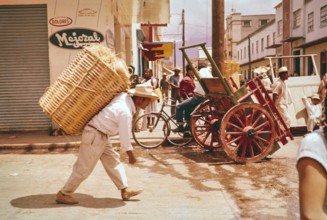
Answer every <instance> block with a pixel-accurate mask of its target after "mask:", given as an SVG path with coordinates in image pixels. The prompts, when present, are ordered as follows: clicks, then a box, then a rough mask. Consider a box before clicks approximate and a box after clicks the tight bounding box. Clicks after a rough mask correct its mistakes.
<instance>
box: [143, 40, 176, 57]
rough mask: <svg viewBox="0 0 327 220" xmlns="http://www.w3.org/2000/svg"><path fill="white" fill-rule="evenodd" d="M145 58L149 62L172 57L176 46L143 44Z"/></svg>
mask: <svg viewBox="0 0 327 220" xmlns="http://www.w3.org/2000/svg"><path fill="white" fill-rule="evenodd" d="M142 46H143V49H142V53H143V56H144V57H146V58H147V59H148V60H149V61H155V60H157V59H163V58H166V57H171V56H172V55H173V48H174V44H173V43H172V42H143V43H142Z"/></svg>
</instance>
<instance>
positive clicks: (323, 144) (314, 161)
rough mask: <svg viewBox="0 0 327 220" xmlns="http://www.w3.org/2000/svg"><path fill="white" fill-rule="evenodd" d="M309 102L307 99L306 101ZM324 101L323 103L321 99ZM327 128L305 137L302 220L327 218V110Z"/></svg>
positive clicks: (323, 90) (301, 152)
mask: <svg viewBox="0 0 327 220" xmlns="http://www.w3.org/2000/svg"><path fill="white" fill-rule="evenodd" d="M326 82H327V81H326V79H323V80H322V83H321V85H322V86H321V93H320V94H321V95H320V97H319V96H316V97H312V98H311V99H312V100H316V101H315V102H318V98H319V99H322V100H323V106H324V107H326V103H327V97H326V90H327V87H326ZM305 102H307V100H305ZM319 102H320V100H319ZM323 116H324V120H323V126H321V127H320V128H319V129H317V130H314V131H313V132H311V133H309V134H308V135H306V136H305V137H304V139H303V140H302V142H301V145H300V148H299V151H298V156H297V164H296V167H297V171H298V175H299V200H300V215H301V219H327V120H326V119H327V110H326V108H324V112H323Z"/></svg>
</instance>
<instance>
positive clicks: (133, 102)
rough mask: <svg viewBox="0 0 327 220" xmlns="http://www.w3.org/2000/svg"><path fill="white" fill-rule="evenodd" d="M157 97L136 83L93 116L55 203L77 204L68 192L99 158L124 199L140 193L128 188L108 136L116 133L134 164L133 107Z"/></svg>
mask: <svg viewBox="0 0 327 220" xmlns="http://www.w3.org/2000/svg"><path fill="white" fill-rule="evenodd" d="M157 99H158V96H157V95H156V94H155V93H154V92H153V89H152V86H150V85H144V84H138V85H136V87H135V89H130V90H128V92H127V93H126V92H122V93H120V94H118V95H117V96H116V97H115V98H114V99H113V100H112V101H111V102H110V103H109V104H108V105H107V106H106V107H104V108H103V109H102V110H101V111H100V112H99V113H98V114H97V115H95V116H94V117H93V118H92V119H91V120H90V121H89V123H88V124H87V125H86V126H85V128H84V130H83V133H82V141H81V145H80V148H79V153H78V158H77V161H76V162H75V164H74V167H73V170H72V174H71V175H70V177H69V179H68V181H67V182H66V184H65V185H64V187H63V188H62V189H61V190H60V191H59V192H58V193H57V199H56V202H57V203H60V204H77V203H78V201H77V200H76V199H74V198H73V197H72V196H71V194H72V193H74V192H75V190H76V189H77V188H78V186H79V185H80V184H81V183H82V182H83V181H84V180H85V179H86V178H87V177H88V176H89V175H90V174H91V172H92V171H93V169H94V167H95V166H96V164H97V162H98V160H101V162H102V164H103V167H104V169H105V170H106V172H107V174H108V176H109V178H110V179H111V180H112V181H113V182H114V184H115V185H116V187H117V188H118V189H119V190H120V191H121V197H122V199H123V200H124V201H126V200H129V199H130V198H131V197H133V196H136V195H138V194H140V193H141V192H142V191H141V190H130V189H127V187H128V185H127V176H126V173H125V169H124V167H123V164H122V163H121V161H120V155H119V153H117V152H116V151H115V150H114V148H113V146H112V144H111V142H110V138H109V137H110V136H113V135H116V134H119V137H120V146H121V148H122V150H123V151H125V152H126V153H127V155H128V158H129V163H130V164H134V163H135V162H136V158H135V156H134V154H133V147H132V144H131V140H130V139H131V137H132V134H131V131H132V119H133V113H135V111H136V108H137V107H139V108H142V109H144V108H145V107H146V106H147V105H148V104H149V103H150V102H151V101H154V100H157Z"/></svg>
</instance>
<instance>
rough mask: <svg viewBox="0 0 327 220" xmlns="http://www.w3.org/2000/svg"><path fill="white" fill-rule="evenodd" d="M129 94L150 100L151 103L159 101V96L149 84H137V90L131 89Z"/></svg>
mask: <svg viewBox="0 0 327 220" xmlns="http://www.w3.org/2000/svg"><path fill="white" fill-rule="evenodd" d="M128 93H129V94H131V95H133V96H139V97H145V98H150V99H151V101H155V100H157V99H158V96H157V95H156V94H155V93H154V92H153V87H152V86H151V85H148V84H137V85H136V86H135V89H129V90H128Z"/></svg>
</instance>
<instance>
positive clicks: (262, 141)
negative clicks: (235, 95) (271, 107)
mask: <svg viewBox="0 0 327 220" xmlns="http://www.w3.org/2000/svg"><path fill="white" fill-rule="evenodd" d="M274 137H275V123H274V121H273V119H272V117H271V116H270V113H269V112H268V111H267V110H266V109H264V108H263V107H261V106H260V105H258V104H253V103H241V104H239V105H236V106H234V107H233V108H231V109H230V110H229V111H228V112H227V113H226V114H225V116H224V117H223V119H222V123H221V127H220V139H221V144H222V146H223V148H224V150H225V152H226V154H227V155H228V156H229V157H230V158H232V159H234V160H235V161H236V162H241V163H244V162H256V161H258V160H261V159H263V158H264V157H266V156H267V155H268V153H269V152H270V150H271V149H272V146H273V143H274Z"/></svg>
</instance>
